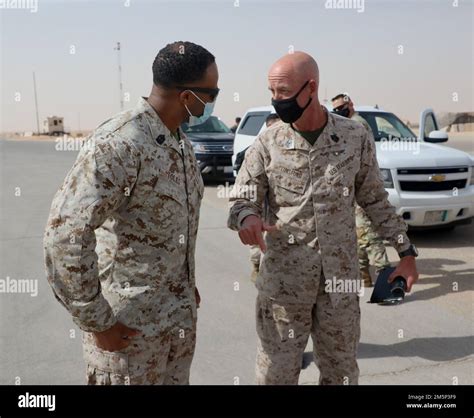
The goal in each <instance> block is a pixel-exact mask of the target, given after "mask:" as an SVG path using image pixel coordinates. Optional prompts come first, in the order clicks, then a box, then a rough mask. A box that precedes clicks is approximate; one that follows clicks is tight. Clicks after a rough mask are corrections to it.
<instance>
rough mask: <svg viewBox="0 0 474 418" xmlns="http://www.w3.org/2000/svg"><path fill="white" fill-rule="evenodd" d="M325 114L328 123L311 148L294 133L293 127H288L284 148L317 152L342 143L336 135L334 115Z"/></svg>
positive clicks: (302, 138) (303, 139)
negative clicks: (288, 132) (288, 133)
mask: <svg viewBox="0 0 474 418" xmlns="http://www.w3.org/2000/svg"><path fill="white" fill-rule="evenodd" d="M325 112H326V113H327V118H328V121H327V123H326V126H325V127H324V129H323V131H322V132H321V134H320V135H319V137H318V139H317V140H316V142H315V143H314V145H313V146H311V144H310V143H309V142H308V141H307V140H306V139H305V138H304V137H302V136H301V135H300V134H299V133H298V132H296V131H295V129H294V128H293V127H291V126H290V125H288V127H289V131H290V136H289V139H288V141H287V142H286V143H285V147H286V148H288V149H301V150H306V151H311V150H317V149H321V148H326V147H329V146H333V145H339V144H340V143H341V142H342V141H341V138H339V136H338V135H337V134H336V124H335V122H334V115H333V114H332V113H331V112H328V111H327V110H326V109H325Z"/></svg>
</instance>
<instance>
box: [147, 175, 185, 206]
mask: <svg viewBox="0 0 474 418" xmlns="http://www.w3.org/2000/svg"><path fill="white" fill-rule="evenodd" d="M153 192H154V194H155V195H156V197H157V198H158V199H160V201H162V202H163V203H170V204H173V203H178V204H180V205H182V206H185V205H186V187H185V185H184V183H183V184H182V185H181V184H176V183H175V182H173V181H171V180H169V179H166V178H163V177H162V178H160V179H158V181H157V183H156V185H155V187H154V190H153Z"/></svg>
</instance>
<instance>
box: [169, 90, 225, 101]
mask: <svg viewBox="0 0 474 418" xmlns="http://www.w3.org/2000/svg"><path fill="white" fill-rule="evenodd" d="M175 88H176V89H178V90H180V91H185V90H191V91H193V92H194V93H205V94H208V95H209V97H210V98H211V100H212V101H214V100H215V99H216V97H217V95H218V94H219V92H220V89H219V88H215V89H212V88H209V87H186V86H175Z"/></svg>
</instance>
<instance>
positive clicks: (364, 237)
mask: <svg viewBox="0 0 474 418" xmlns="http://www.w3.org/2000/svg"><path fill="white" fill-rule="evenodd" d="M356 226H357V255H358V258H359V269H360V270H364V269H365V270H366V269H368V268H369V266H370V265H372V266H374V267H375V269H376V270H377V271H378V270H382V269H383V268H385V267H388V266H389V265H390V262H389V261H388V257H387V250H386V248H385V245H384V243H383V240H382V239H381V238H380V237H379V235H378V234H377V232H375V230H374V228H373V226H372V223H371V222H370V219H369V218H368V217H367V215H366V214H365V212H363V210H362V209H361V208H359V207H357V209H356Z"/></svg>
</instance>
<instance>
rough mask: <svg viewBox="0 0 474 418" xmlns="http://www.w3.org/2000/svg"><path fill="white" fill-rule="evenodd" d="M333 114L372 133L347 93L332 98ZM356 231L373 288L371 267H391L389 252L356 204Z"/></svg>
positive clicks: (362, 265)
mask: <svg viewBox="0 0 474 418" xmlns="http://www.w3.org/2000/svg"><path fill="white" fill-rule="evenodd" d="M331 101H332V106H333V112H334V113H336V114H338V115H340V116H344V117H346V118H350V119H352V120H355V121H356V122H359V123H361V124H362V125H363V126H364V127H365V129H367V130H368V131H369V132H371V129H370V126H369V124H368V123H367V121H366V120H365V119H364V118H363V117H362V116H360V115H359V114H358V113H357V112H356V111H355V109H354V103H353V102H352V100H351V98H350V97H349V95H348V94H347V93H340V94H338V95H337V96H335V97H333V98H332V100H331ZM356 231H357V247H358V248H357V249H358V251H357V253H358V257H359V270H360V276H361V279H362V280H363V282H364V286H365V287H371V286H372V278H371V276H370V270H369V267H370V265H373V266H374V267H375V269H376V272H377V273H379V272H380V270H382V269H384V268H385V267H389V266H390V262H389V261H388V257H387V250H386V249H385V245H384V243H383V240H382V238H380V236H379V235H378V234H377V232H375V230H374V227H373V226H372V223H371V222H370V219H369V217H368V216H367V214H366V213H365V212H364V210H363V209H362V208H361V207H360V206H359V205H357V204H356Z"/></svg>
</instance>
